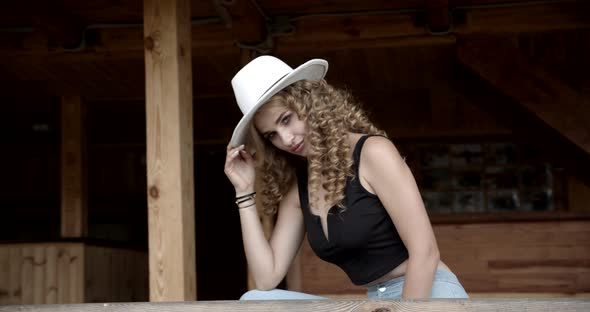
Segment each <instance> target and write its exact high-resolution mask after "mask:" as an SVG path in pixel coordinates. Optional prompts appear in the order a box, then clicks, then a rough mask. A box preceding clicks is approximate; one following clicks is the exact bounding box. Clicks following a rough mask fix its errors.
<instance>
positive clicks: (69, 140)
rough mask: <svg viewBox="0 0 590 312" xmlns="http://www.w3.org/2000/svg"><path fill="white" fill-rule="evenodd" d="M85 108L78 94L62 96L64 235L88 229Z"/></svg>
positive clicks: (77, 235)
mask: <svg viewBox="0 0 590 312" xmlns="http://www.w3.org/2000/svg"><path fill="white" fill-rule="evenodd" d="M85 115H86V114H85V108H84V104H83V103H82V100H81V98H80V97H79V96H64V97H62V98H61V143H62V144H61V236H62V237H83V236H86V234H87V232H88V220H87V215H88V211H87V208H88V207H87V183H86V182H87V179H86V158H85V157H86V131H85V118H86V117H85Z"/></svg>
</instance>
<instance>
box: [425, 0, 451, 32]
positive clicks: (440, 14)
mask: <svg viewBox="0 0 590 312" xmlns="http://www.w3.org/2000/svg"><path fill="white" fill-rule="evenodd" d="M425 2H426V26H427V27H428V29H429V30H430V31H431V32H433V33H445V32H448V31H450V27H451V20H450V12H449V1H448V0H425Z"/></svg>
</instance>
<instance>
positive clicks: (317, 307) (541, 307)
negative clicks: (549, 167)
mask: <svg viewBox="0 0 590 312" xmlns="http://www.w3.org/2000/svg"><path fill="white" fill-rule="evenodd" d="M589 309H590V300H588V299H471V300H450V299H439V300H343V299H339V300H287V301H266V302H264V301H210V302H205V301H203V302H176V303H168V302H166V303H164V302H160V303H127V304H113V303H104V304H83V305H38V306H6V307H0V311H2V312H16V311H19V312H74V311H75V312H94V311H97V312H98V311H100V312H134V311H138V312H139V311H141V312H146V311H167V312H175V311H178V312H200V311H207V312H215V311H223V312H226V311H249V312H256V311H317V312H324V311H326V312H328V311H329V312H338V311H342V312H343V311H355V312H393V311H398V312H404V311H408V312H409V311H423V312H428V311H448V312H459V311H478V312H488V311H489V312H492V311H494V312H499V311H503V312H512V311H514V312H517V311H538V312H545V311H546V312H549V311H551V312H553V311H563V312H577V311H588V310H589Z"/></svg>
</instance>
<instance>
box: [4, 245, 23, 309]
mask: <svg viewBox="0 0 590 312" xmlns="http://www.w3.org/2000/svg"><path fill="white" fill-rule="evenodd" d="M9 249H10V264H9V267H10V275H9V276H8V280H9V282H8V284H9V286H10V287H9V295H10V302H9V303H10V304H23V300H22V296H23V290H22V289H23V288H22V285H23V282H22V277H21V272H22V265H23V261H22V258H23V254H22V248H19V247H16V246H9Z"/></svg>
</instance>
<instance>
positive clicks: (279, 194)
mask: <svg viewBox="0 0 590 312" xmlns="http://www.w3.org/2000/svg"><path fill="white" fill-rule="evenodd" d="M273 106H282V107H287V108H288V109H291V110H293V111H294V112H295V113H296V114H297V116H298V117H299V119H301V120H303V121H304V122H305V123H306V125H307V135H306V138H305V142H306V145H307V146H308V151H309V154H308V156H307V171H308V186H309V205H310V208H311V209H313V208H318V207H317V204H318V199H319V196H318V194H319V192H320V188H323V189H324V190H325V191H326V194H325V198H324V200H325V202H326V203H328V204H336V205H338V207H339V208H340V209H341V210H345V209H346V207H345V206H344V204H343V202H342V200H343V199H344V188H345V185H346V181H347V179H348V178H351V177H353V172H352V165H353V161H352V159H351V158H350V156H349V155H350V149H351V146H350V144H349V142H348V133H349V132H352V133H361V134H379V135H384V136H386V133H385V132H384V131H382V130H379V129H377V127H375V126H374V125H373V123H371V122H370V121H369V119H368V117H367V114H366V113H365V112H364V111H363V110H362V109H361V108H360V105H359V103H358V102H356V100H354V99H353V97H352V96H351V95H350V93H348V92H346V91H345V90H342V89H338V88H335V87H333V86H331V85H329V84H328V83H326V81H325V80H320V81H308V80H302V81H298V82H295V83H294V84H292V85H290V86H289V87H287V88H285V89H283V90H282V91H280V92H278V93H277V94H276V95H274V96H273V97H272V98H271V99H270V100H269V101H268V102H267V103H266V104H265V105H264V106H263V107H262V108H260V109H259V110H258V111H257V113H256V114H259V113H261V112H262V111H264V110H265V109H268V108H269V107H273ZM248 139H249V145H250V146H252V147H253V148H254V149H255V150H256V157H255V158H256V190H257V191H258V194H259V196H260V197H261V202H262V207H263V211H264V213H266V214H268V215H273V214H275V213H276V212H277V209H278V204H279V202H280V201H281V200H282V199H283V196H284V195H285V194H286V193H287V191H288V190H289V188H290V187H291V186H292V185H293V183H295V180H296V169H297V168H298V165H304V163H303V164H302V163H301V160H298V158H297V157H296V156H294V155H291V154H289V153H287V152H284V151H281V150H279V149H277V148H276V147H274V146H273V145H272V143H270V142H269V141H268V140H265V139H264V138H262V136H261V135H260V134H259V133H258V131H257V130H256V127H255V125H254V123H252V124H251V125H250V129H249V133H248ZM322 178H323V183H322Z"/></svg>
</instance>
